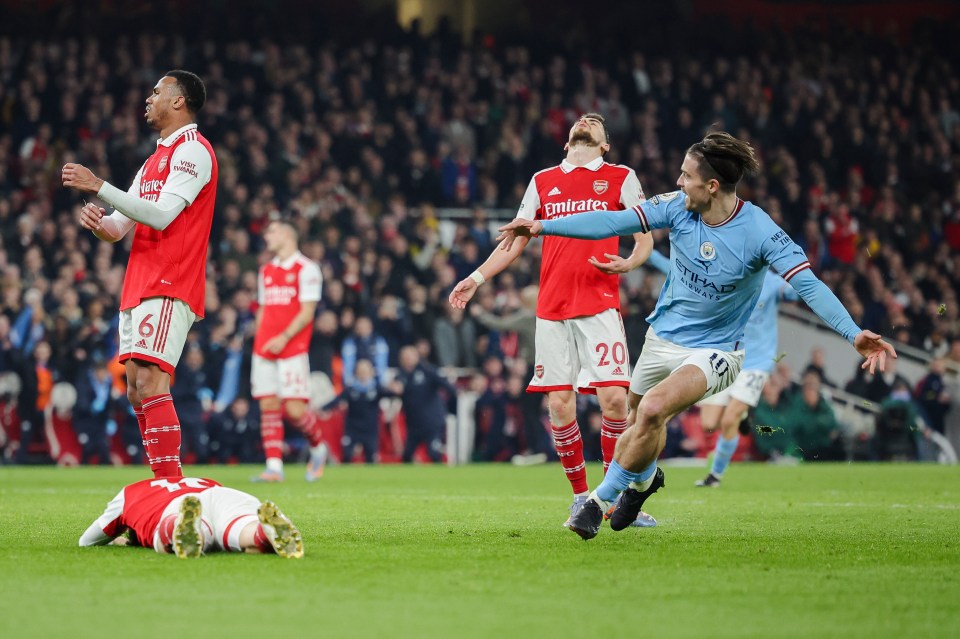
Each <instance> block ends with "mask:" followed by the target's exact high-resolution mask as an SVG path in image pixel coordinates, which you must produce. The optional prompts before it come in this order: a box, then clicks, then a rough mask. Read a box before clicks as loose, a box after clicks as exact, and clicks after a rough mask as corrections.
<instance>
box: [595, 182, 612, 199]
mask: <svg viewBox="0 0 960 639" xmlns="http://www.w3.org/2000/svg"><path fill="white" fill-rule="evenodd" d="M608 188H610V183H609V182H607V181H606V180H594V181H593V192H594V193H596V194H597V195H603V194H604V193H606V192H607V189H608Z"/></svg>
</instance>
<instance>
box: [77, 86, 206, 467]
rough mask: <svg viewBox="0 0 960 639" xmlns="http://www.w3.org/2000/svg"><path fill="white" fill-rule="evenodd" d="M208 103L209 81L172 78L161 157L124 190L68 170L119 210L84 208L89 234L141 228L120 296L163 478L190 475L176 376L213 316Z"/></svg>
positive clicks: (151, 116)
mask: <svg viewBox="0 0 960 639" xmlns="http://www.w3.org/2000/svg"><path fill="white" fill-rule="evenodd" d="M205 100H206V89H205V88H204V86H203V82H202V81H201V80H200V78H198V77H197V76H196V75H194V74H193V73H190V72H189V71H170V72H169V73H167V74H166V75H164V76H163V77H162V78H160V81H159V82H157V84H156V86H154V88H153V92H152V93H151V95H150V96H149V97H148V98H147V107H146V113H145V117H146V120H147V124H148V125H149V126H150V127H151V128H153V129H155V130H157V131H159V132H160V139H159V140H157V150H156V151H155V152H154V153H153V155H151V156H150V157H149V158H147V161H146V162H144V164H143V166H142V167H140V170H139V171H138V172H137V175H136V177H135V178H134V180H133V184H132V185H131V186H130V188H129V189H128V190H127V191H126V192H124V191H122V190H120V189H118V188H117V187H115V186H113V185H112V184H110V183H109V182H106V181H104V180H102V179H100V178H98V177H97V176H96V175H94V174H93V172H92V171H90V169H88V168H86V167H85V166H83V165H82V164H73V163H68V164H66V165H64V167H63V171H62V179H63V185H64V186H67V187H70V188H72V189H75V190H77V191H80V192H81V193H88V194H93V195H96V196H97V197H99V198H100V199H101V200H103V201H104V202H106V203H108V204H110V205H111V206H113V207H114V209H115V210H114V212H113V213H112V214H111V215H106V211H105V210H104V209H102V208H100V207H98V206H95V205H93V204H84V206H83V208H82V209H81V211H80V226H82V227H83V228H85V229H88V230H90V231H92V232H93V234H94V235H96V236H97V238H99V239H101V240H104V241H107V242H116V241H118V240H120V239H121V238H123V237H124V236H125V235H126V234H127V233H128V232H129V231H130V229H132V228H134V227H136V230H135V231H134V237H133V247H132V248H131V249H130V258H129V261H128V262H127V272H126V275H125V276H124V280H123V292H122V293H121V297H120V361H121V362H122V363H124V364H125V366H126V372H127V397H128V398H129V399H130V403H131V404H132V405H133V410H134V413H135V414H136V416H137V422H138V423H139V426H140V433H141V434H142V436H143V445H144V448H145V452H146V455H147V459H148V461H149V463H150V469H151V470H152V471H153V474H154V476H156V477H173V476H178V475H181V474H182V471H181V468H180V420H179V419H178V417H177V411H176V410H175V409H174V406H173V400H172V398H171V397H170V378H171V375H172V374H173V371H174V369H175V368H176V366H177V362H178V361H179V360H180V354H181V352H182V351H183V346H184V343H185V341H186V338H187V331H189V329H190V327H191V326H192V325H193V323H194V322H195V321H196V320H198V319H200V318H202V317H203V312H204V295H205V292H206V268H207V245H208V244H209V242H210V226H211V224H212V223H213V208H214V201H215V200H216V196H217V158H216V156H215V155H214V152H213V148H212V147H211V146H210V143H209V142H207V139H206V138H204V137H203V136H202V135H201V134H200V132H199V131H197V125H196V123H195V120H196V116H197V112H198V111H199V110H200V109H201V108H202V107H203V103H204V101H205Z"/></svg>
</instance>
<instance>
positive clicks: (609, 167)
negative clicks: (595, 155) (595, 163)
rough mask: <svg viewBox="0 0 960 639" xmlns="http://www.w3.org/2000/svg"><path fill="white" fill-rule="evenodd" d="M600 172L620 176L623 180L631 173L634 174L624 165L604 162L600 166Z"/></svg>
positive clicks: (634, 172)
mask: <svg viewBox="0 0 960 639" xmlns="http://www.w3.org/2000/svg"><path fill="white" fill-rule="evenodd" d="M600 170H602V171H606V172H608V173H613V174H616V175H622V176H623V177H624V178H626V177H627V176H629V175H630V174H631V173H633V174H636V171H634V170H633V169H632V168H630V167H629V166H627V165H626V164H614V163H612V162H604V163H603V164H601V165H600Z"/></svg>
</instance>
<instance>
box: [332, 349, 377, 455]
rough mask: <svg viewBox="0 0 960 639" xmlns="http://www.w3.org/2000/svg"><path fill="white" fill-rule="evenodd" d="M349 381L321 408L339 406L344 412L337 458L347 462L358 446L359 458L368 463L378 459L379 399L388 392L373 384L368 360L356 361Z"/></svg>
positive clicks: (372, 372)
mask: <svg viewBox="0 0 960 639" xmlns="http://www.w3.org/2000/svg"><path fill="white" fill-rule="evenodd" d="M351 380H352V381H351V382H350V383H349V384H348V385H347V386H346V388H345V389H344V391H343V392H342V393H341V394H340V395H338V396H337V397H335V398H334V399H333V400H331V401H330V402H328V403H327V404H326V405H324V407H323V409H324V410H329V409H331V408H333V407H334V406H339V407H340V408H341V409H344V410H345V411H346V420H345V422H344V427H343V439H342V440H341V444H342V446H343V448H342V450H343V453H342V455H341V459H340V461H341V462H342V463H344V464H349V463H351V462H352V461H353V457H354V455H355V454H356V452H357V447H358V446H359V447H360V448H361V449H362V450H363V460H364V461H365V462H366V463H368V464H372V463H374V462H377V461H379V460H380V458H379V453H380V417H381V414H380V400H381V399H383V398H384V397H386V396H387V395H388V394H387V392H386V391H385V390H384V389H383V388H382V387H380V385H379V384H378V383H377V379H376V376H375V375H374V369H373V364H372V363H371V362H370V360H368V359H361V360H358V361H357V365H356V367H355V368H354V373H353V375H352V376H351Z"/></svg>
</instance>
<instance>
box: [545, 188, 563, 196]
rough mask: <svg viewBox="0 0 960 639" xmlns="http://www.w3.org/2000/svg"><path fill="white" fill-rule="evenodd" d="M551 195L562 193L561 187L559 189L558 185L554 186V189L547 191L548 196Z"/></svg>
mask: <svg viewBox="0 0 960 639" xmlns="http://www.w3.org/2000/svg"><path fill="white" fill-rule="evenodd" d="M550 195H560V189H558V188H557V187H553V189H552V190H551V191H550V192H549V193H547V196H550Z"/></svg>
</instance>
